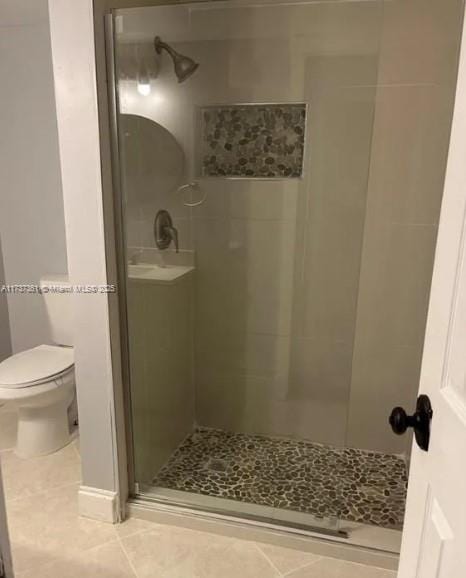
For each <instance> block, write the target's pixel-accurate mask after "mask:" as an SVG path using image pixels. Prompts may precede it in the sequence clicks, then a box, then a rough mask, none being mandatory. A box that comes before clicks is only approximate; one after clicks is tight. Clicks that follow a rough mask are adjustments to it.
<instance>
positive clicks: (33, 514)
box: [0, 410, 396, 578]
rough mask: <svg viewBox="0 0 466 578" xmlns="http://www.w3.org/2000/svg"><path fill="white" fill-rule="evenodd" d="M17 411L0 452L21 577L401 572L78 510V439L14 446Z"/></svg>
mask: <svg viewBox="0 0 466 578" xmlns="http://www.w3.org/2000/svg"><path fill="white" fill-rule="evenodd" d="M14 435H15V416H14V414H12V413H10V412H5V411H4V410H0V460H1V463H2V468H3V475H4V481H5V491H6V496H7V513H8V518H9V526H10V539H11V542H12V552H13V560H14V564H15V569H16V576H17V578H85V577H90V578H282V577H285V576H286V577H289V578H395V576H396V574H395V572H391V571H388V570H380V569H378V568H373V567H370V566H363V565H360V564H352V563H348V562H343V561H340V560H335V559H332V558H324V557H322V556H315V555H313V554H309V553H305V552H300V551H297V550H289V549H285V548H279V547H276V546H269V545H264V544H258V543H256V542H248V541H244V540H238V539H233V538H227V537H223V536H217V535H213V534H207V533H204V532H197V531H193V530H185V529H181V528H176V527H171V526H163V525H159V524H153V523H150V522H144V521H142V520H136V519H130V520H128V521H126V522H125V523H123V524H121V525H115V526H113V525H110V524H105V523H102V522H96V521H93V520H87V519H84V518H80V517H79V516H78V508H77V490H78V486H79V478H80V458H79V451H78V445H77V443H76V442H74V443H72V444H70V445H69V446H68V447H66V448H64V449H63V450H61V451H60V452H57V453H56V454H53V455H51V456H47V457H43V458H37V459H32V460H21V459H19V458H17V457H16V456H15V455H14V453H13V452H12V451H11V449H10V448H11V447H12V446H13V444H14Z"/></svg>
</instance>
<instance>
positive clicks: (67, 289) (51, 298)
mask: <svg viewBox="0 0 466 578" xmlns="http://www.w3.org/2000/svg"><path fill="white" fill-rule="evenodd" d="M40 287H41V291H42V297H43V298H44V301H45V309H46V312H47V318H48V321H49V329H50V337H51V339H52V341H53V342H54V343H56V344H57V345H73V323H72V309H73V308H72V302H73V293H71V285H70V282H69V280H68V276H67V275H46V276H45V277H43V278H41V280H40Z"/></svg>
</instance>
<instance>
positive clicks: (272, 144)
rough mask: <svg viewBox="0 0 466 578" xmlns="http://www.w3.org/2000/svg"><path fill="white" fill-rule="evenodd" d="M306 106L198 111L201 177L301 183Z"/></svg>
mask: <svg viewBox="0 0 466 578" xmlns="http://www.w3.org/2000/svg"><path fill="white" fill-rule="evenodd" d="M306 109H307V107H306V105H305V104H246V105H245V104H243V105H241V104H238V105H229V106H227V105H223V106H209V107H201V108H200V110H199V111H198V115H199V125H200V128H199V136H198V139H199V142H198V147H199V148H200V151H201V152H200V161H199V163H200V175H201V176H202V177H223V178H250V179H258V178H259V179H263V178H269V179H277V178H278V179H280V178H300V177H302V173H303V156H304V144H305V132H306Z"/></svg>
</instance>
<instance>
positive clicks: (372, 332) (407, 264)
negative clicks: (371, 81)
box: [348, 0, 464, 452]
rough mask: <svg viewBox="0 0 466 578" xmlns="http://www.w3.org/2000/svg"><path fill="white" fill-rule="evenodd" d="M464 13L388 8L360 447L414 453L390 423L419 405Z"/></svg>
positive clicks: (457, 8)
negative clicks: (401, 410) (393, 414)
mask: <svg viewBox="0 0 466 578" xmlns="http://www.w3.org/2000/svg"><path fill="white" fill-rule="evenodd" d="M463 9H464V8H463V2H462V1H459V0H447V1H445V2H438V1H436V0H428V1H425V0H411V1H410V2H405V1H401V0H396V1H394V2H388V3H386V6H385V16H384V30H383V37H382V45H381V52H380V66H379V76H378V87H377V108H376V115H375V121H374V136H373V144H372V160H371V167H370V175H369V185H368V200H367V215H366V227H365V231H364V246H363V252H362V266H361V280H360V289H359V299H358V316H357V324H356V341H355V349H354V357H353V377H352V382H351V398H350V405H349V407H350V414H349V424H348V444H349V445H352V446H356V447H362V448H368V449H377V450H381V451H389V452H403V451H408V450H409V437H408V436H404V437H397V436H393V435H392V434H391V431H390V430H389V428H387V427H386V422H387V415H388V413H389V412H390V410H391V409H392V408H393V407H395V406H398V405H401V406H403V407H405V408H406V410H407V411H409V412H411V411H413V410H414V408H415V405H416V403H415V402H416V396H417V391H418V387H419V374H420V364H421V358H422V351H423V344H424V332H425V324H426V315H427V307H428V300H429V292H430V284H431V278H432V267H433V260H434V251H435V243H436V237H437V227H438V222H439V216H440V204H441V200H442V193H443V184H444V177H445V169H446V159H447V153H448V144H449V136H450V125H451V118H452V111H453V100H454V95H455V85H456V73H457V63H458V51H459V42H460V33H461V22H462V14H463ZM426 39H428V41H426Z"/></svg>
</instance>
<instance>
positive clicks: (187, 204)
mask: <svg viewBox="0 0 466 578" xmlns="http://www.w3.org/2000/svg"><path fill="white" fill-rule="evenodd" d="M189 190H190V191H198V192H202V193H203V194H202V196H201V198H200V199H198V200H197V201H192V202H183V205H184V206H185V207H198V206H199V205H202V203H203V202H204V201H205V200H206V198H207V193H206V192H205V191H202V189H201V187H200V186H199V183H197V182H196V181H193V182H191V183H186V184H185V185H181V187H178V188H177V190H176V192H177V193H183V192H184V191H189Z"/></svg>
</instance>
